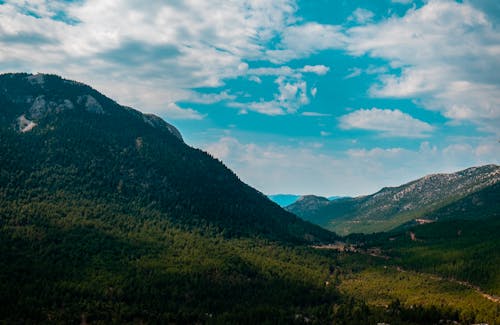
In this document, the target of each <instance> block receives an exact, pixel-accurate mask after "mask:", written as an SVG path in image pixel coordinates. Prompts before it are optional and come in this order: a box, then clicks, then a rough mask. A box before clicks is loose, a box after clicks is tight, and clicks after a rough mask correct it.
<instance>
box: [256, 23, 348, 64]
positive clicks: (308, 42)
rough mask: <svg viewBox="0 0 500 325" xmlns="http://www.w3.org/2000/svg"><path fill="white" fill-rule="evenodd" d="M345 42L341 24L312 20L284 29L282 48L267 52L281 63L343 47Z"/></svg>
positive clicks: (271, 58)
mask: <svg viewBox="0 0 500 325" xmlns="http://www.w3.org/2000/svg"><path fill="white" fill-rule="evenodd" d="M344 42H345V36H344V35H343V34H342V31H341V27H340V26H334V25H323V24H318V23H315V22H310V23H306V24H303V25H294V26H289V27H288V28H286V29H285V30H283V33H282V40H281V43H280V45H279V47H280V48H279V49H276V50H268V51H266V54H267V55H268V56H269V58H270V60H271V61H273V62H276V63H281V62H286V61H289V60H292V59H296V58H302V57H307V56H309V55H311V54H313V53H316V52H318V51H322V50H326V49H332V48H342V47H343V46H344Z"/></svg>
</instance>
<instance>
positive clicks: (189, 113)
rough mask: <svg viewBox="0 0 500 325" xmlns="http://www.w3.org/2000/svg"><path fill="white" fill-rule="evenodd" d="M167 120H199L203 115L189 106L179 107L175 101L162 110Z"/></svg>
mask: <svg viewBox="0 0 500 325" xmlns="http://www.w3.org/2000/svg"><path fill="white" fill-rule="evenodd" d="M162 112H163V113H165V116H166V118H167V120H169V119H172V120H201V119H203V118H204V117H205V116H204V115H202V114H200V113H199V112H197V111H195V110H194V109H191V108H180V107H179V106H177V105H176V104H175V103H169V104H168V105H167V106H166V108H165V109H164V110H163V111H162Z"/></svg>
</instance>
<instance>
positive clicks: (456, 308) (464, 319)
mask: <svg viewBox="0 0 500 325" xmlns="http://www.w3.org/2000/svg"><path fill="white" fill-rule="evenodd" d="M339 288H340V290H341V292H343V293H344V294H347V295H355V296H357V297H359V298H362V299H364V300H366V301H368V303H369V304H370V305H375V306H382V307H384V308H386V309H388V310H390V309H392V308H394V307H393V306H391V304H393V303H394V301H398V302H400V304H401V305H402V306H406V307H407V308H412V309H415V310H418V309H421V308H424V309H425V308H427V309H429V310H432V309H434V310H435V312H436V313H438V314H448V315H452V317H451V318H454V319H458V320H459V321H460V322H461V323H465V324H469V323H473V322H489V323H490V324H499V323H500V311H499V305H498V303H495V302H492V301H489V300H487V299H485V298H484V297H482V296H481V295H480V294H479V293H477V292H475V291H474V290H473V289H470V288H468V287H466V286H463V285H460V284H456V283H453V282H449V281H446V280H442V279H439V278H437V277H435V276H432V275H429V274H421V273H415V272H412V271H404V270H402V269H397V268H396V267H392V266H389V267H388V266H387V265H378V266H377V267H371V268H367V269H365V270H363V271H360V272H356V273H351V274H348V275H346V276H345V277H344V278H343V279H342V281H341V284H340V286H339Z"/></svg>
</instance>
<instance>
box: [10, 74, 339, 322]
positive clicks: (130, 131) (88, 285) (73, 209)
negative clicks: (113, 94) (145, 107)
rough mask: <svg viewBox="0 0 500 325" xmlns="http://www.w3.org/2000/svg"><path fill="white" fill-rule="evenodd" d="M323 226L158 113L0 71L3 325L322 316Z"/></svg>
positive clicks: (326, 297)
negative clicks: (317, 248)
mask: <svg viewBox="0 0 500 325" xmlns="http://www.w3.org/2000/svg"><path fill="white" fill-rule="evenodd" d="M335 238H337V236H336V235H334V234H333V233H331V232H329V231H326V230H324V229H321V228H320V227H318V226H316V225H313V224H310V223H308V222H305V221H303V220H301V219H299V218H297V217H296V216H294V215H292V214H290V213H288V212H286V211H285V210H283V209H281V208H280V207H279V206H278V205H276V204H275V203H273V202H271V201H270V200H268V199H267V198H266V197H265V196H264V195H263V194H262V193H260V192H258V191H256V190H255V189H253V188H251V187H249V186H247V185H246V184H244V183H242V182H241V181H240V180H239V179H238V177H237V176H236V175H235V174H234V173H233V172H231V171H230V170H229V169H228V168H226V167H225V166H224V165H223V164H222V163H221V162H220V161H218V160H216V159H214V158H212V157H211V156H210V155H208V154H207V153H205V152H203V151H201V150H198V149H195V148H191V147H189V146H188V145H186V144H185V143H184V142H183V141H182V136H181V135H180V133H179V131H178V130H177V129H176V128H175V127H173V126H172V125H170V124H168V123H166V122H165V121H163V120H162V119H160V118H159V117H156V116H153V115H147V114H142V113H140V112H138V111H136V110H134V109H132V108H128V107H123V106H121V105H119V104H117V103H116V102H114V101H113V100H111V99H109V98H107V97H106V96H104V95H102V94H100V93H99V92H97V91H96V90H94V89H92V88H91V87H89V86H87V85H84V84H81V83H78V82H74V81H69V80H65V79H62V78H60V77H58V76H54V75H43V74H38V75H31V74H3V75H0V323H6V324H26V323H27V324H34V323H47V324H49V323H52V324H53V323H56V324H67V323H82V324H86V323H98V324H108V323H120V324H127V323H129V324H139V323H173V324H193V323H210V322H211V323H239V324H241V323H254V324H260V323H292V322H297V318H296V316H295V315H296V314H300V315H303V316H297V317H308V318H311V319H316V320H318V319H329V317H332V315H331V312H328V313H326V314H325V313H324V312H323V311H325V310H331V308H330V306H331V305H332V304H334V303H338V302H340V301H341V300H340V299H341V298H340V295H339V294H338V292H337V291H336V290H335V288H333V287H325V285H324V281H325V279H328V278H329V276H330V275H329V274H330V269H329V268H330V264H331V260H330V258H329V257H328V256H326V255H325V254H317V253H316V252H314V251H313V250H312V248H310V247H309V245H310V244H312V243H319V242H324V241H331V240H334V239H335Z"/></svg>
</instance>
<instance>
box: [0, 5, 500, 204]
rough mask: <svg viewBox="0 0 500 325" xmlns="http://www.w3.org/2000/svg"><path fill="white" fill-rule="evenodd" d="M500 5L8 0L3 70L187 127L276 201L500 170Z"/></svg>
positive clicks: (3, 17)
mask: <svg viewBox="0 0 500 325" xmlns="http://www.w3.org/2000/svg"><path fill="white" fill-rule="evenodd" d="M499 24H500V2H499V1H497V0H462V1H453V0H377V1H373V0H315V1H311V0H272V1H271V0H164V1H159V0H149V1H139V0H76V1H75V0H73V1H60V0H53V1H47V0H29V1H28V0H4V1H2V0H0V73H4V72H30V73H37V72H41V73H54V74H58V75H60V76H62V77H64V78H67V79H72V80H78V81H80V82H84V83H87V84H89V85H91V86H92V87H94V88H96V89H97V90H99V91H101V92H102V93H104V94H106V95H107V96H109V97H111V98H113V99H114V100H116V101H117V102H118V103H120V104H122V105H127V106H132V107H134V108H136V109H138V110H140V111H143V112H147V113H154V114H157V115H159V116H161V117H162V118H164V119H165V120H166V121H168V122H170V123H172V124H173V125H175V126H176V127H177V128H178V129H179V130H180V131H181V133H182V134H183V137H184V139H185V141H186V142H187V143H188V144H189V145H191V146H193V147H197V148H201V149H203V150H205V151H207V152H209V153H210V154H211V155H212V156H214V157H216V158H218V159H220V160H221V161H223V162H224V164H226V165H227V166H228V167H229V168H231V169H232V170H233V171H234V172H235V173H236V174H237V175H238V176H239V177H240V179H242V180H243V181H244V182H246V183H248V184H250V185H252V186H254V187H255V188H257V189H258V190H260V191H261V192H263V193H265V194H277V193H293V194H316V195H324V196H332V195H341V196H344V195H348V196H355V195H365V194H370V193H373V192H376V191H377V190H379V189H380V188H382V187H385V186H397V185H400V184H402V183H405V182H408V181H410V180H413V179H416V178H419V177H421V176H424V175H426V174H430V173H437V172H453V171H457V170H460V169H464V168H467V167H471V166H477V165H483V164H488V163H495V164H500V26H499Z"/></svg>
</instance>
